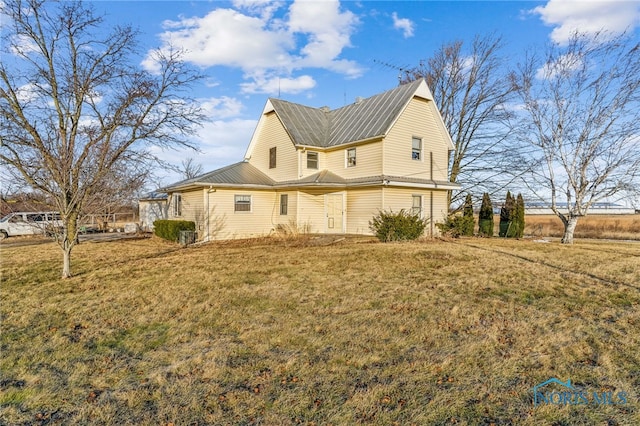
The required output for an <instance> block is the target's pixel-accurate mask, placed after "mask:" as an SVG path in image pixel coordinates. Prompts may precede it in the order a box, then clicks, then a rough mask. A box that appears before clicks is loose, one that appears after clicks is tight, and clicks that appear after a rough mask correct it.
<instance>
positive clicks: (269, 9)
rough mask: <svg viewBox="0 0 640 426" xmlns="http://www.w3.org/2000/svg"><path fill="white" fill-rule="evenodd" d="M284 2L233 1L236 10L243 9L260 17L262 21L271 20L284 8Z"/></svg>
mask: <svg viewBox="0 0 640 426" xmlns="http://www.w3.org/2000/svg"><path fill="white" fill-rule="evenodd" d="M283 4H284V2H282V1H273V0H233V6H234V7H235V8H236V9H243V10H246V11H247V12H249V13H251V14H253V15H258V16H260V17H261V18H262V19H271V17H272V16H273V15H274V13H275V12H276V11H277V10H278V9H279V8H281V7H282V5H283Z"/></svg>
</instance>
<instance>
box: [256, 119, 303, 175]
mask: <svg viewBox="0 0 640 426" xmlns="http://www.w3.org/2000/svg"><path fill="white" fill-rule="evenodd" d="M257 132H258V134H257V142H256V145H255V147H254V148H253V152H252V153H251V158H250V159H249V163H251V164H252V165H253V166H255V167H257V168H258V169H259V170H260V171H261V172H263V173H265V174H266V175H268V176H269V177H271V178H272V179H274V180H275V181H278V182H281V181H286V180H293V179H297V178H298V174H299V172H298V153H297V151H296V148H295V146H294V145H293V142H292V141H291V138H290V137H289V134H288V133H287V132H286V130H285V129H284V127H283V126H282V123H281V122H280V120H279V119H278V117H277V116H276V114H275V113H273V112H272V113H268V114H267V115H266V116H264V117H263V122H262V123H261V126H260V128H259V129H258V130H257ZM273 147H276V167H275V168H273V169H270V168H269V149H271V148H273Z"/></svg>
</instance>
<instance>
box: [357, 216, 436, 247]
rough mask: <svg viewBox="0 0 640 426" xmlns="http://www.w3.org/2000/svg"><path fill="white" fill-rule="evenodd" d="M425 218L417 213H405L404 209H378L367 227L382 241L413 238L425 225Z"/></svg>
mask: <svg viewBox="0 0 640 426" xmlns="http://www.w3.org/2000/svg"><path fill="white" fill-rule="evenodd" d="M427 223H428V222H427V220H426V219H422V218H420V216H418V215H414V214H410V213H407V212H406V211H405V210H404V209H402V210H400V211H399V212H396V213H394V212H393V211H391V210H389V211H386V210H385V211H379V212H378V214H377V215H376V216H374V217H373V219H371V220H370V221H369V229H371V231H373V233H374V234H375V235H376V237H378V239H379V240H380V241H382V242H389V241H404V240H415V239H416V238H420V237H421V236H422V234H423V233H424V230H425V228H426V227H427Z"/></svg>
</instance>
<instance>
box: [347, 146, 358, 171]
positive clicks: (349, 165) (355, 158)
mask: <svg viewBox="0 0 640 426" xmlns="http://www.w3.org/2000/svg"><path fill="white" fill-rule="evenodd" d="M349 151H353V152H354V155H353V164H352V165H351V164H349ZM344 153H345V154H344V166H345V168H350V167H356V166H357V165H358V151H357V150H356V149H355V148H347V149H346V150H345V151H344Z"/></svg>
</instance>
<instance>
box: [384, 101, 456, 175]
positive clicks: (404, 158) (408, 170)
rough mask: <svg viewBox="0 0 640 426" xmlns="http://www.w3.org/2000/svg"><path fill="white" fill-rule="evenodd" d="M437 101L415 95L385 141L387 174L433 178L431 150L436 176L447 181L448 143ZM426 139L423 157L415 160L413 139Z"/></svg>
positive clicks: (385, 168)
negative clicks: (438, 120)
mask: <svg viewBox="0 0 640 426" xmlns="http://www.w3.org/2000/svg"><path fill="white" fill-rule="evenodd" d="M433 107H434V106H433V103H432V102H430V101H426V100H423V99H419V98H413V99H412V100H411V102H410V103H409V105H408V106H407V108H406V109H405V111H404V112H403V113H402V115H401V116H400V117H399V118H398V120H397V121H396V123H395V125H394V126H393V127H392V129H391V131H390V132H389V134H388V135H387V137H386V138H385V140H384V174H386V175H391V176H410V177H415V178H423V179H429V178H430V171H429V165H430V159H429V153H430V152H432V153H433V179H435V180H447V167H448V166H447V162H448V144H447V141H446V140H445V139H444V137H443V135H442V134H441V132H440V130H439V128H438V125H437V122H436V117H435V116H434V113H435V111H434V108H433ZM414 136H416V137H420V138H422V159H421V160H419V161H417V160H412V158H411V139H412V137H414Z"/></svg>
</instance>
